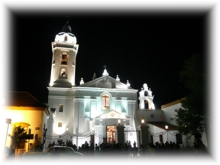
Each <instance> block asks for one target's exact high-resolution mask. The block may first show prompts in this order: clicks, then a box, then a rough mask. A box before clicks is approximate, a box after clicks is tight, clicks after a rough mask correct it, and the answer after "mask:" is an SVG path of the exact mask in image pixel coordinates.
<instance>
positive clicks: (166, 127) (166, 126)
mask: <svg viewBox="0 0 220 165" xmlns="http://www.w3.org/2000/svg"><path fill="white" fill-rule="evenodd" d="M165 129H166V130H167V142H169V141H168V125H165Z"/></svg>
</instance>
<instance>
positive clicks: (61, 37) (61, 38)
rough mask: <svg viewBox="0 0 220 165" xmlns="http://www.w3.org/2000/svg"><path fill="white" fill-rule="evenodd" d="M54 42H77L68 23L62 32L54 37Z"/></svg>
mask: <svg viewBox="0 0 220 165" xmlns="http://www.w3.org/2000/svg"><path fill="white" fill-rule="evenodd" d="M55 41H57V42H68V43H75V44H76V42H77V40H76V36H75V35H74V34H72V30H71V26H70V25H69V22H68V21H67V23H66V24H65V25H64V26H63V28H62V32H60V33H58V34H57V35H56V37H55Z"/></svg>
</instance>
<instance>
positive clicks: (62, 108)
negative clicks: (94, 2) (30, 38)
mask: <svg viewBox="0 0 220 165" xmlns="http://www.w3.org/2000/svg"><path fill="white" fill-rule="evenodd" d="M76 41H77V40H76V37H75V36H74V35H73V34H72V32H71V27H70V26H69V25H68V24H66V25H64V27H63V29H62V32H60V33H58V34H57V35H56V37H55V41H54V42H52V52H53V59H52V67H51V80H50V86H49V87H48V90H49V96H48V105H49V107H50V110H51V112H52V113H51V115H50V117H49V118H48V121H47V128H48V132H47V138H48V141H47V143H49V142H51V141H56V140H57V139H60V138H61V139H64V140H72V141H73V143H74V144H76V145H77V146H80V145H81V144H82V143H84V142H85V141H93V142H94V143H97V144H101V143H102V142H116V141H117V136H116V134H117V131H115V125H116V124H117V121H118V119H121V122H122V123H123V124H124V126H125V130H134V129H136V125H135V121H134V112H135V110H136V108H137V107H136V105H137V90H135V89H132V88H131V87H130V84H129V82H127V84H124V83H122V82H120V79H119V77H118V75H117V77H116V79H114V78H112V77H110V76H109V75H108V72H107V70H106V69H104V71H103V75H102V76H101V77H98V78H96V75H95V76H94V78H93V80H92V81H90V82H87V83H84V81H83V78H82V79H81V81H80V85H79V86H75V63H76V55H77V52H78V47H79V45H77V43H76ZM67 128H68V131H67ZM110 128H111V129H110ZM109 130H113V131H111V133H110V132H109ZM129 136H131V137H129ZM125 137H126V140H128V139H129V140H135V141H137V136H136V133H129V134H128V133H127V134H126V136H125ZM91 139H92V140H91Z"/></svg>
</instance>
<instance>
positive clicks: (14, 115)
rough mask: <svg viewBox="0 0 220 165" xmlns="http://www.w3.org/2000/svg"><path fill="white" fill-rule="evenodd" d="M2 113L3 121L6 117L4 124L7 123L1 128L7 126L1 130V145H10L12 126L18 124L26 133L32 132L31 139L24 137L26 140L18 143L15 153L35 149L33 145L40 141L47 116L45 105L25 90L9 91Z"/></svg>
mask: <svg viewBox="0 0 220 165" xmlns="http://www.w3.org/2000/svg"><path fill="white" fill-rule="evenodd" d="M3 115H4V116H3V118H4V122H5V119H6V122H5V123H4V125H5V124H6V125H7V127H3V128H8V129H5V130H3V131H4V132H5V134H6V139H5V144H4V145H3V146H6V147H10V145H11V144H12V139H11V138H10V136H13V130H14V128H15V127H18V126H20V127H22V128H24V130H25V131H26V133H27V134H33V139H29V140H27V139H24V140H25V141H26V142H22V143H21V144H19V148H18V149H17V150H16V152H17V154H20V153H24V152H28V151H35V147H36V146H37V145H38V144H39V145H40V144H41V143H42V139H43V135H42V130H43V127H44V123H45V122H46V121H47V116H49V111H48V109H47V106H46V105H44V104H43V103H41V102H40V101H38V100H37V99H36V98H35V97H33V96H32V95H30V94H29V93H27V92H9V93H8V96H7V98H6V99H5V102H4V113H3ZM7 135H9V136H7Z"/></svg>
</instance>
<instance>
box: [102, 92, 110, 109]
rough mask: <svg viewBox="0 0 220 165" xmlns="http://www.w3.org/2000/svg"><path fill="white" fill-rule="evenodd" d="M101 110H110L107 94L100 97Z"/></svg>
mask: <svg viewBox="0 0 220 165" xmlns="http://www.w3.org/2000/svg"><path fill="white" fill-rule="evenodd" d="M102 109H103V110H109V109H110V96H109V95H108V94H104V95H102Z"/></svg>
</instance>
